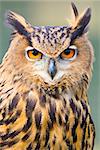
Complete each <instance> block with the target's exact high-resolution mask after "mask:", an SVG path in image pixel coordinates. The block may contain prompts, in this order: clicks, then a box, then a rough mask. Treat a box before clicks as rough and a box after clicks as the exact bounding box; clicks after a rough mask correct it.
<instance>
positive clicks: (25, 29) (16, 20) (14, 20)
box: [6, 11, 33, 36]
mask: <svg viewBox="0 0 100 150" xmlns="http://www.w3.org/2000/svg"><path fill="white" fill-rule="evenodd" d="M6 22H7V24H8V25H10V26H11V27H13V28H14V29H15V30H16V31H17V32H18V33H20V34H23V35H25V36H27V34H28V33H30V32H32V31H33V28H32V27H31V25H30V24H29V23H28V22H26V20H25V19H24V18H23V17H22V16H20V15H18V14H17V13H15V12H12V11H8V12H7V13H6Z"/></svg>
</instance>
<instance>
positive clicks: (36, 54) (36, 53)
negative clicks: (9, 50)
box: [25, 47, 42, 61]
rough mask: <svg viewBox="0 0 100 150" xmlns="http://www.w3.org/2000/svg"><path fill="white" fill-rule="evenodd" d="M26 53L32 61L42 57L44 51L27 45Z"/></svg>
mask: <svg viewBox="0 0 100 150" xmlns="http://www.w3.org/2000/svg"><path fill="white" fill-rule="evenodd" d="M25 53H26V54H25V55H26V58H27V59H28V60H30V61H32V60H35V59H41V58H42V53H41V52H39V51H38V50H36V49H34V48H33V47H27V48H26V51H25Z"/></svg>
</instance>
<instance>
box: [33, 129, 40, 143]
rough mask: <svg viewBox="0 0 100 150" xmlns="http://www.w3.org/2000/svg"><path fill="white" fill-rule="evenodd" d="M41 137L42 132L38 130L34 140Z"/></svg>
mask: <svg viewBox="0 0 100 150" xmlns="http://www.w3.org/2000/svg"><path fill="white" fill-rule="evenodd" d="M39 139H40V132H39V131H38V132H37V133H36V136H35V139H34V141H39Z"/></svg>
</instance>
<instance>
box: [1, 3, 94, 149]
mask: <svg viewBox="0 0 100 150" xmlns="http://www.w3.org/2000/svg"><path fill="white" fill-rule="evenodd" d="M72 7H73V9H74V13H75V21H74V23H72V25H70V26H63V27H59V26H58V27H50V26H45V27H32V26H31V25H30V24H29V23H27V22H26V20H25V19H24V18H23V17H21V16H19V15H18V14H16V13H14V12H8V15H7V21H8V23H9V24H10V25H11V26H12V27H13V28H14V30H15V31H14V33H13V36H12V41H11V43H10V46H9V49H8V52H7V53H6V55H5V57H4V59H3V62H2V64H1V65H0V150H92V149H93V146H94V138H95V128H94V124H93V121H92V118H91V113H90V106H89V103H88V98H87V90H88V85H89V81H90V79H91V74H92V65H93V48H92V46H91V44H90V42H89V40H88V38H87V35H86V32H87V26H88V23H89V21H90V17H91V10H90V9H87V10H86V11H85V13H84V14H83V15H81V16H80V15H79V14H78V11H77V9H76V7H75V5H74V4H73V3H72Z"/></svg>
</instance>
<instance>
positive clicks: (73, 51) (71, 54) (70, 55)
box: [60, 45, 78, 60]
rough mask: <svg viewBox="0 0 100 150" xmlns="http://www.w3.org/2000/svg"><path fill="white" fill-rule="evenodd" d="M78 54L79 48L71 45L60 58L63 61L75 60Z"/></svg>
mask: <svg viewBox="0 0 100 150" xmlns="http://www.w3.org/2000/svg"><path fill="white" fill-rule="evenodd" d="M77 53H78V50H77V47H76V46H75V45H71V46H69V47H68V48H67V49H65V50H64V51H63V52H62V53H61V55H60V56H61V58H62V59H67V60H73V59H74V58H76V56H77Z"/></svg>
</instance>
